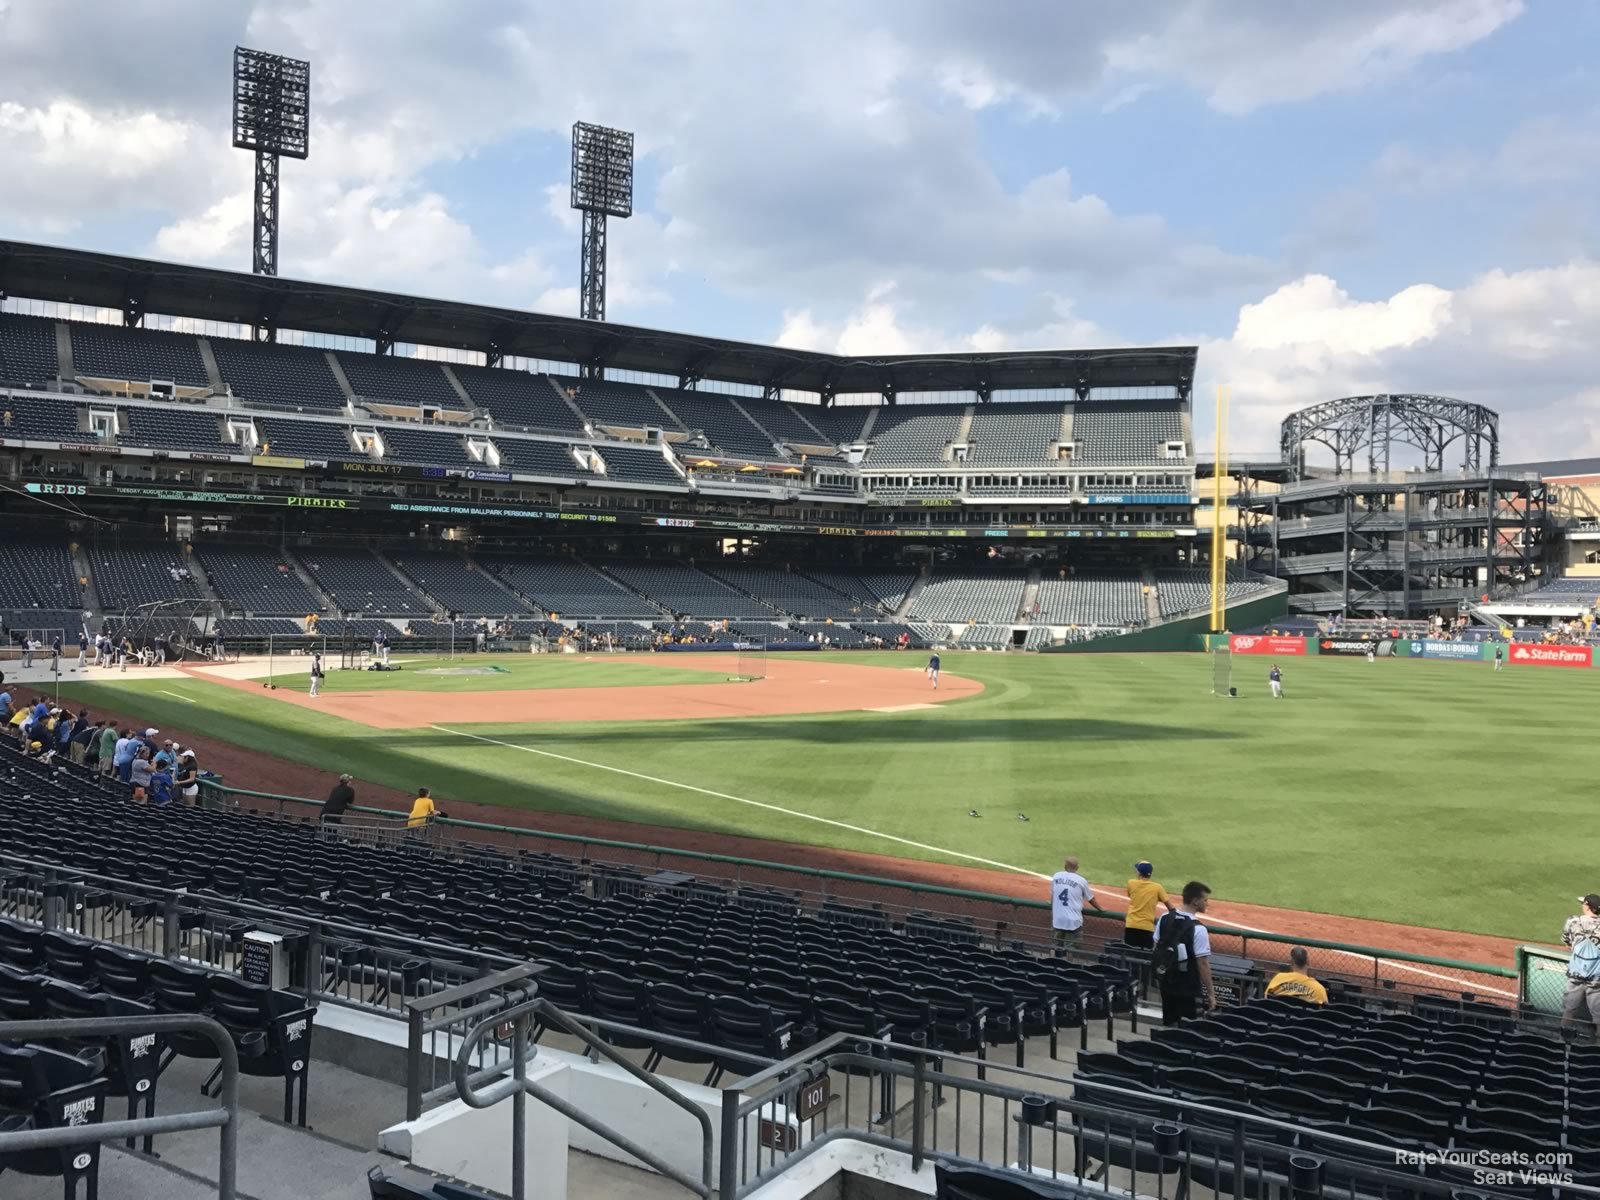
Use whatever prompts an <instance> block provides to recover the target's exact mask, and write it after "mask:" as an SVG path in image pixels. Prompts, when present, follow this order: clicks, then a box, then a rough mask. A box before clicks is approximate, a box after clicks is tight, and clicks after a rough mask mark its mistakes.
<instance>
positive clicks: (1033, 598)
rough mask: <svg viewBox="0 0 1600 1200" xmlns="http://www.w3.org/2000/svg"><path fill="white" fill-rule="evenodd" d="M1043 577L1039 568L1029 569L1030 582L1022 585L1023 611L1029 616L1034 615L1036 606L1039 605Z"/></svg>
mask: <svg viewBox="0 0 1600 1200" xmlns="http://www.w3.org/2000/svg"><path fill="white" fill-rule="evenodd" d="M1040 579H1041V576H1040V573H1039V568H1038V567H1029V568H1028V582H1027V583H1025V584H1023V585H1022V605H1021V610H1022V611H1023V612H1025V613H1027V614H1028V615H1029V616H1032V615H1033V609H1034V605H1036V604H1038V603H1039V582H1040Z"/></svg>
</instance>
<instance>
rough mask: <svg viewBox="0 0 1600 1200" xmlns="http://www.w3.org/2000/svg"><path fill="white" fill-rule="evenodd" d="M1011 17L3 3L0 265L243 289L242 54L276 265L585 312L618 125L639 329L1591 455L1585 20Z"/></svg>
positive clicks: (1081, 7)
mask: <svg viewBox="0 0 1600 1200" xmlns="http://www.w3.org/2000/svg"><path fill="white" fill-rule="evenodd" d="M994 11H995V10H994V9H992V8H991V7H990V6H984V5H979V4H977V3H967V2H962V0H878V2H876V3H874V4H870V5H861V4H858V3H857V4H852V3H848V2H846V0H818V2H815V3H809V4H802V5H792V6H785V7H779V6H759V5H748V4H738V3H735V2H734V0H702V2H701V3H698V4H696V5H692V6H677V7H670V6H661V5H657V4H648V3H644V2H642V0H612V2H603V3H597V4H591V5H587V6H583V7H582V9H581V10H580V9H579V8H578V7H577V6H555V5H550V4H536V3H514V2H510V0H457V2H456V3H453V4H449V5H446V4H443V3H424V2H422V0H394V2H391V3H386V4H380V3H376V2H375V0H346V2H344V3H325V2H312V0H277V2H275V3H272V4H267V3H265V2H259V3H255V4H249V3H239V4H224V5H218V4H205V3H199V2H195V0H125V2H123V3H116V4H113V3H107V2H104V0H84V2H83V3H80V4H78V5H75V6H74V13H75V16H76V17H77V19H75V20H74V21H72V22H67V21H64V20H62V19H61V12H60V9H59V7H58V6H55V5H52V4H50V3H48V0H0V62H3V63H4V64H5V66H6V69H5V71H3V72H0V178H4V179H5V180H7V185H6V186H5V187H4V188H0V235H4V236H8V237H19V238H29V239H37V240H42V241H50V242H59V243H65V244H70V245H80V246H89V247H94V248H98V249H106V250H114V251H120V252H126V253H133V254H146V255H151V256H155V257H161V258H171V259H177V260H182V261H191V262H204V263H210V264H217V265H223V266H235V267H244V266H246V265H247V264H248V262H249V249H248V242H249V188H250V168H249V161H248V157H247V156H246V155H244V154H242V153H240V152H236V151H233V150H232V149H231V148H230V147H229V146H228V138H227V131H226V125H225V119H226V96H227V89H228V85H229V77H228V72H229V64H230V56H231V50H232V47H233V46H234V45H235V44H245V45H251V46H256V47H259V48H262V49H268V50H274V51H278V52H282V53H287V54H292V55H298V56H304V57H308V58H310V59H311V60H312V62H313V81H314V85H313V113H314V118H313V119H314V127H313V143H312V145H313V149H312V156H311V159H310V160H309V161H308V162H305V163H286V164H285V167H284V205H285V227H284V234H283V237H284V243H283V262H282V269H283V273H284V274H288V275H297V276H302V277H308V278H315V279H327V280H340V281H349V282H356V283H361V284H365V285H369V286H376V287H392V288H396V289H401V290H407V291H412V292H416V293H419V294H424V295H441V296H446V297H450V298H458V299H467V300H479V301H486V302H492V303H502V304H510V305H514V306H519V307H526V308H534V309H540V310H545V311H560V312H571V311H574V310H575V307H576V286H575V284H576V276H577V258H578V247H577V232H576V223H575V221H574V219H573V214H571V213H570V212H569V211H567V209H566V182H567V172H568V164H569V157H568V155H569V151H568V130H569V129H570V126H571V124H572V122H573V121H574V120H593V121H598V122H601V123H606V124H614V125H619V126H622V127H625V128H630V129H633V130H634V131H636V133H637V134H638V137H639V147H640V155H639V158H638V163H637V171H638V177H637V187H636V199H635V204H636V215H635V216H634V217H633V218H632V219H631V220H629V221H627V222H619V223H614V224H613V235H612V238H613V241H612V256H613V257H612V291H611V315H612V316H613V317H614V318H616V319H619V320H626V321H631V322H635V323H640V324H649V325H659V326H663V327H667V328H673V329H683V330H692V331H696V332H706V333H714V334H719V335H723V336H731V337H739V338H747V339H751V340H756V341H774V340H781V341H784V342H786V343H790V344H800V345H807V346H815V347H820V348H830V349H834V348H836V349H841V350H845V351H849V352H856V353H883V354H893V353H897V352H903V351H911V350H936V349H968V348H972V347H983V348H1000V347H1006V346H1018V347H1033V346H1041V345H1055V346H1066V345H1085V344H1129V343H1137V342H1145V341H1157V342H1171V341H1179V340H1181V341H1194V342H1196V343H1198V344H1199V345H1200V346H1201V364H1202V379H1201V388H1202V392H1203V394H1204V395H1205V396H1208V395H1209V389H1210V388H1211V387H1212V386H1213V385H1215V384H1218V383H1227V384H1228V385H1229V386H1230V387H1231V389H1232V394H1233V402H1234V406H1235V429H1236V431H1237V434H1238V437H1239V438H1240V439H1241V440H1246V439H1254V440H1256V441H1259V442H1270V441H1271V440H1273V437H1274V430H1275V426H1276V423H1277V421H1278V420H1280V419H1281V417H1282V415H1283V414H1284V413H1285V412H1286V411H1288V410H1290V409H1292V408H1294V407H1299V406H1300V405H1303V404H1307V403H1313V402H1316V401H1319V400H1324V399H1330V398H1332V397H1334V396H1338V395H1345V394H1352V393H1355V392H1365V391H1373V390H1396V391H1398V390H1416V391H1433V392H1441V393H1446V394H1455V395H1461V396H1462V397H1463V398H1466V399H1472V400H1477V401H1480V402H1482V403H1487V404H1490V405H1491V406H1492V407H1496V408H1498V409H1500V410H1501V411H1502V412H1503V413H1504V415H1505V418H1506V419H1505V441H1506V444H1507V447H1508V452H1509V453H1510V454H1511V455H1512V456H1518V455H1522V456H1527V457H1535V456H1541V455H1552V454H1555V453H1579V452H1594V451H1597V450H1600V419H1597V417H1596V415H1595V414H1596V412H1597V410H1600V387H1597V385H1596V384H1594V383H1593V382H1591V378H1590V377H1591V375H1592V370H1591V369H1590V366H1589V360H1590V359H1591V358H1592V354H1593V346H1594V345H1595V344H1596V342H1597V340H1600V338H1597V336H1596V335H1597V334H1600V266H1597V263H1596V259H1597V257H1600V219H1597V217H1596V215H1595V206H1594V205H1593V203H1592V202H1591V200H1590V198H1591V197H1592V196H1593V194H1594V192H1595V187H1596V184H1597V183H1600V86H1597V82H1600V81H1597V78H1596V68H1595V67H1594V66H1593V65H1592V63H1591V62H1590V61H1589V60H1590V58H1591V57H1592V54H1591V53H1590V51H1591V50H1592V47H1593V46H1595V45H1600V3H1596V0H1567V2H1564V3H1561V4H1545V5H1530V4H1524V3H1521V2H1519V0H1346V2H1344V3H1341V4H1340V5H1336V6H1334V5H1327V4H1325V3H1316V2H1312V0H1186V2H1181V3H1180V2H1176V0H1174V2H1172V3H1165V4H1152V5H1093V4H1087V3H1082V4H1079V3H1063V2H1059V0H1012V2H1011V3H1010V4H1008V6H1007V8H1006V16H1007V20H1005V21H1003V22H1002V21H996V20H994V19H993V13H994ZM597 25H598V26H599V27H600V28H601V29H602V32H601V33H600V35H599V36H598V41H596V40H595V37H594V35H593V34H592V32H591V30H592V29H593V28H594V27H595V26H597ZM591 47H593V49H592V51H591V49H590V48H591ZM590 53H592V54H593V55H594V57H593V58H592V59H590V58H587V57H586V55H588V54H590ZM1206 406H1207V405H1206V402H1205V400H1204V399H1202V400H1201V401H1198V402H1197V409H1203V408H1205V407H1206ZM1202 424H1203V422H1202Z"/></svg>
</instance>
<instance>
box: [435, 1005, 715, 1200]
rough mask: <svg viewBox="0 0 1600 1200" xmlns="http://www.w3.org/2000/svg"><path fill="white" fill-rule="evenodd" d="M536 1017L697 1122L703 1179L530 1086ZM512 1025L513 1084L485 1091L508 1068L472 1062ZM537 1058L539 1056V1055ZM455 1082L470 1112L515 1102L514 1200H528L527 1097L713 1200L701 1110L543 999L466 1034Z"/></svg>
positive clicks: (707, 1131) (707, 1125)
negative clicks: (487, 1040) (484, 1080)
mask: <svg viewBox="0 0 1600 1200" xmlns="http://www.w3.org/2000/svg"><path fill="white" fill-rule="evenodd" d="M535 1016H537V1017H538V1018H539V1020H540V1021H541V1022H542V1023H543V1024H545V1025H547V1026H553V1027H555V1028H557V1029H560V1030H561V1031H562V1032H563V1033H566V1034H568V1035H570V1036H572V1037H575V1038H577V1039H578V1040H579V1041H581V1042H583V1043H584V1044H585V1045H587V1046H588V1047H589V1049H590V1050H592V1051H593V1052H594V1053H595V1054H596V1055H598V1056H599V1057H601V1058H604V1059H605V1060H606V1061H607V1062H610V1063H611V1064H613V1065H614V1066H618V1067H621V1068H622V1069H623V1070H624V1071H626V1072H627V1073H628V1074H629V1075H631V1076H632V1077H633V1078H634V1079H637V1080H638V1081H639V1082H641V1083H643V1084H645V1085H646V1086H647V1087H649V1088H650V1089H651V1090H652V1091H655V1092H657V1093H659V1094H660V1095H662V1096H664V1097H666V1099H667V1100H668V1101H669V1102H670V1103H671V1104H673V1105H675V1106H677V1107H678V1108H681V1109H683V1110H684V1111H685V1112H687V1113H689V1114H690V1115H691V1116H693V1117H694V1119H695V1121H696V1122H697V1123H698V1124H699V1126H700V1148H701V1156H700V1179H699V1180H698V1181H696V1180H695V1179H693V1178H692V1177H690V1176H689V1175H686V1174H684V1173H683V1172H682V1171H680V1170H678V1168H677V1167H675V1166H673V1165H672V1164H671V1163H669V1162H667V1161H666V1160H665V1159H663V1158H661V1157H660V1156H659V1155H657V1154H655V1153H654V1152H653V1151H651V1150H648V1149H646V1148H645V1147H644V1146H641V1145H639V1144H638V1143H637V1142H635V1141H634V1140H633V1139H632V1138H630V1137H628V1136H627V1135H626V1134H623V1133H619V1132H618V1131H617V1130H615V1129H613V1128H612V1127H611V1126H609V1125H607V1124H606V1123H605V1122H604V1121H602V1120H600V1119H599V1118H598V1117H593V1116H590V1115H589V1114H588V1113H586V1112H584V1111H583V1110H582V1109H580V1108H578V1107H577V1106H576V1105H574V1104H572V1103H570V1102H569V1101H568V1100H567V1099H566V1098H565V1097H562V1096H558V1095H556V1094H555V1093H554V1092H551V1091H550V1090H548V1089H547V1088H544V1087H541V1086H540V1085H539V1084H537V1083H534V1082H533V1081H532V1080H530V1079H529V1078H528V1075H527V1073H528V1061H529V1059H530V1058H532V1057H533V1056H534V1055H533V1054H530V1053H529V1042H528V1030H529V1026H530V1025H531V1024H532V1020H531V1018H533V1017H535ZM508 1023H509V1024H511V1026H512V1055H511V1064H510V1066H511V1078H509V1079H504V1078H503V1079H500V1080H498V1081H496V1082H494V1083H492V1084H490V1085H489V1086H488V1087H486V1088H480V1087H479V1086H478V1083H479V1082H480V1080H481V1077H482V1076H484V1075H485V1074H491V1075H492V1074H496V1073H503V1071H504V1068H503V1067H502V1068H498V1069H497V1070H495V1071H491V1072H484V1071H478V1072H473V1071H472V1069H471V1065H472V1056H473V1055H474V1054H475V1053H476V1052H477V1047H478V1043H480V1042H481V1041H482V1040H483V1039H484V1037H486V1036H487V1035H488V1034H490V1033H492V1032H493V1031H495V1030H496V1029H499V1028H501V1027H503V1026H505V1025H506V1024H508ZM534 1053H537V1050H536V1049H535V1051H534ZM455 1079H456V1093H457V1095H459V1096H460V1097H461V1100H462V1102H463V1103H464V1104H466V1105H467V1106H468V1107H469V1108H478V1109H483V1108H492V1107H493V1106H494V1105H496V1104H498V1103H500V1101H502V1100H504V1099H506V1098H507V1097H508V1096H509V1097H510V1098H511V1104H512V1115H511V1127H512V1129H511V1197H512V1200H525V1197H526V1196H527V1127H526V1123H525V1122H526V1114H527V1097H528V1096H532V1097H533V1098H534V1099H535V1100H538V1101H540V1102H541V1103H543V1104H546V1105H548V1106H549V1107H551V1108H553V1109H555V1110H556V1111H557V1112H558V1113H560V1114H561V1115H562V1116H564V1117H566V1118H567V1119H568V1120H569V1121H574V1122H576V1123H577V1124H579V1125H582V1126H583V1127H584V1128H585V1129H587V1130H588V1131H589V1132H590V1133H593V1134H594V1135H596V1136H597V1137H602V1138H605V1139H606V1141H608V1142H610V1143H611V1144H612V1145H614V1146H616V1147H617V1148H618V1149H620V1150H622V1151H624V1152H625V1153H627V1154H631V1155H632V1156H633V1157H634V1158H637V1159H638V1160H639V1161H640V1162H643V1163H645V1164H646V1165H647V1166H649V1167H650V1168H651V1169H652V1170H654V1171H657V1172H658V1173H660V1174H661V1175H664V1176H665V1177H666V1178H668V1179H670V1180H672V1181H673V1182H674V1183H677V1184H680V1185H681V1186H683V1187H684V1188H687V1189H688V1190H689V1191H691V1192H693V1193H694V1194H695V1195H696V1196H699V1197H701V1198H702V1200H709V1198H710V1196H711V1194H712V1183H711V1179H712V1162H711V1159H712V1154H711V1147H712V1132H711V1118H710V1117H709V1116H707V1115H706V1113H705V1112H704V1111H703V1110H702V1109H701V1108H699V1107H698V1106H697V1105H695V1104H691V1103H690V1102H689V1101H688V1100H686V1099H684V1097H683V1096H682V1095H681V1094H680V1093H679V1092H678V1090H677V1089H676V1088H673V1087H670V1086H668V1085H667V1084H665V1083H663V1082H662V1081H661V1080H660V1079H657V1078H656V1077H655V1076H654V1075H651V1074H650V1073H649V1072H648V1071H645V1070H644V1069H643V1068H641V1067H638V1066H635V1065H634V1064H633V1063H631V1062H629V1061H628V1060H627V1059H626V1058H623V1057H622V1056H621V1055H620V1054H618V1053H617V1052H616V1051H615V1050H613V1049H612V1048H611V1047H610V1046H608V1045H607V1044H606V1043H605V1042H604V1041H602V1040H601V1039H600V1038H598V1037H596V1036H595V1035H594V1034H592V1033H590V1032H589V1031H588V1030H587V1029H584V1028H583V1027H582V1026H581V1025H578V1024H576V1023H575V1022H573V1021H571V1020H569V1019H568V1017H567V1015H566V1014H565V1013H564V1012H562V1011H561V1010H560V1009H559V1008H557V1007H556V1006H555V1005H553V1004H551V1003H550V1002H549V1001H548V1000H546V999H544V998H543V997H535V998H534V999H532V1000H527V1001H524V1002H523V1003H521V1004H518V1005H516V1006H514V1007H512V1008H508V1009H505V1010H503V1011H502V1012H500V1013H498V1014H497V1015H496V1016H494V1017H493V1018H491V1019H490V1020H488V1021H484V1022H482V1023H481V1024H479V1025H477V1026H476V1027H475V1028H474V1029H473V1030H472V1031H471V1032H470V1033H469V1034H467V1037H466V1040H465V1041H464V1042H463V1043H462V1045H461V1049H460V1050H459V1051H458V1052H457V1054H456V1065H455Z"/></svg>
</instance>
